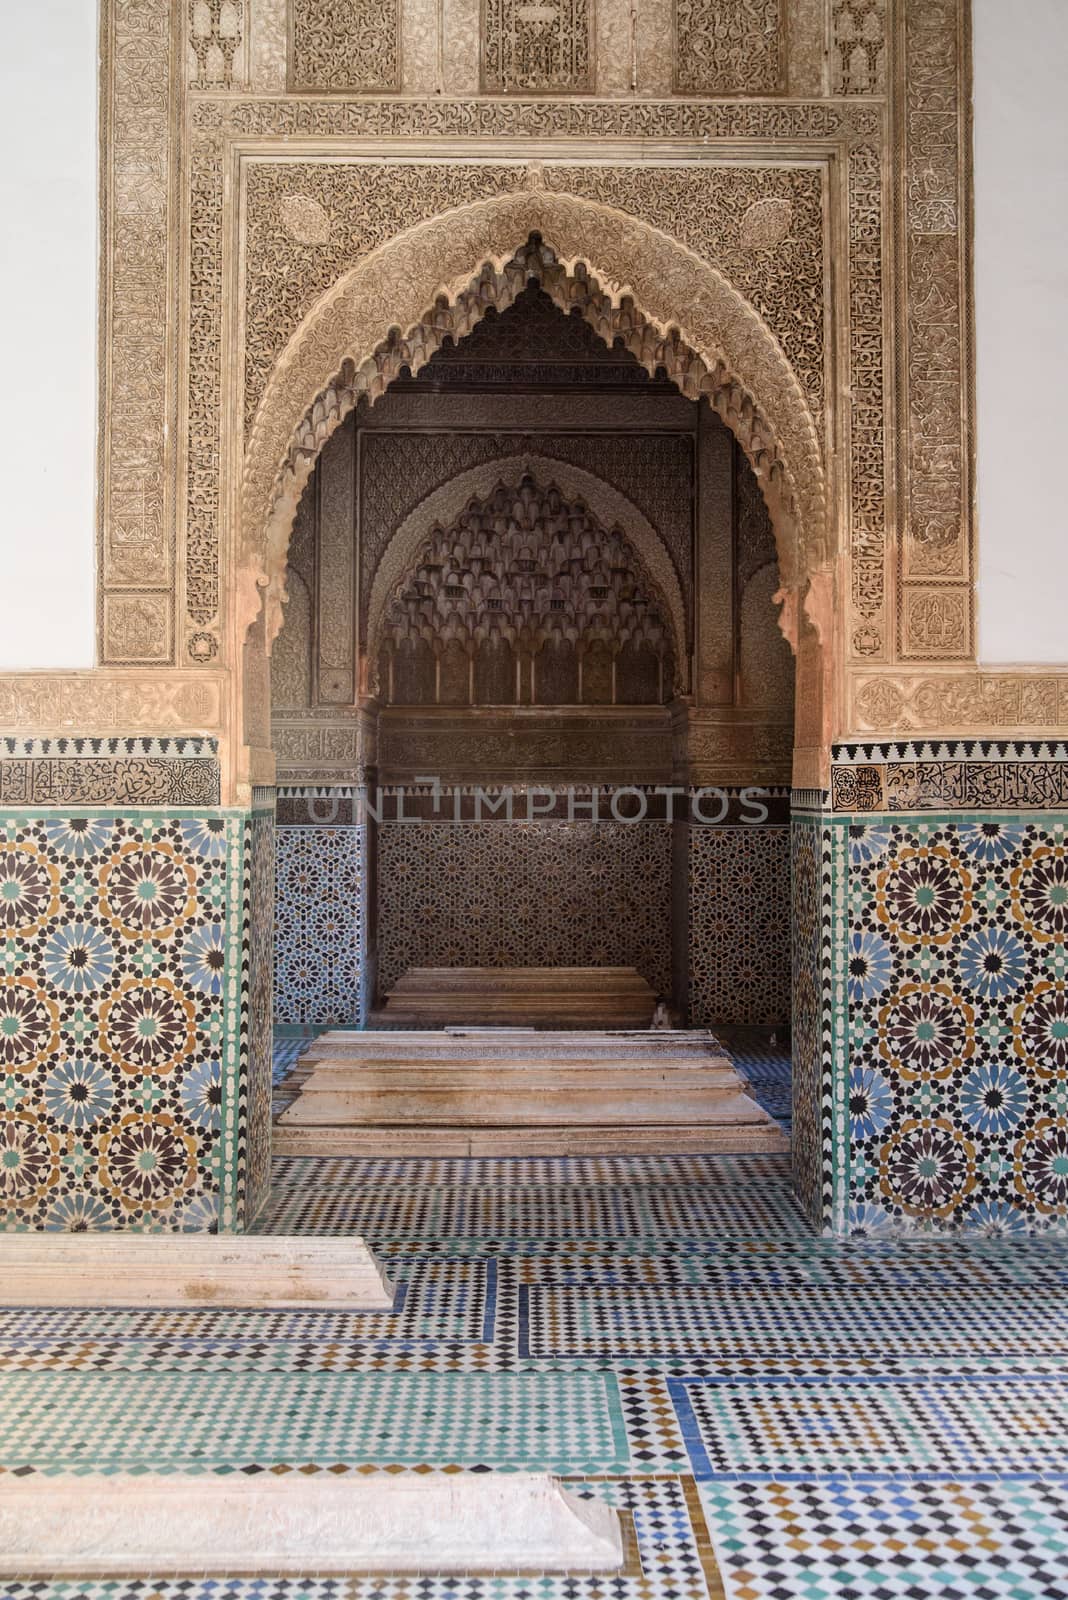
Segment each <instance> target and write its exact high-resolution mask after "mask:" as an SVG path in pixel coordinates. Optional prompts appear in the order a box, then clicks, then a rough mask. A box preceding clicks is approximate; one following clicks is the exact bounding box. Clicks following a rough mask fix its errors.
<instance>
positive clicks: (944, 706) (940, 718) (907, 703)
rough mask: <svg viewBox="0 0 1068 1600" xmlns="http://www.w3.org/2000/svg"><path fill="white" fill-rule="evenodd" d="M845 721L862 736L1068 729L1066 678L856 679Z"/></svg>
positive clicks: (962, 674)
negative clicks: (933, 732) (988, 730)
mask: <svg viewBox="0 0 1068 1600" xmlns="http://www.w3.org/2000/svg"><path fill="white" fill-rule="evenodd" d="M850 691H851V697H850V701H851V703H850V706H849V708H848V710H847V721H848V725H849V727H850V728H852V729H854V730H855V731H856V732H857V733H858V734H861V733H881V734H883V735H892V734H895V733H898V732H901V733H912V732H923V731H927V730H938V731H940V732H945V733H958V732H960V733H967V732H980V731H982V730H983V729H984V728H985V729H995V728H996V729H1004V730H1006V731H1008V730H1012V731H1014V732H1016V731H1019V732H1021V733H1038V732H1041V731H1042V730H1048V729H1053V728H1058V727H1064V726H1066V725H1068V674H1065V673H1059V674H1058V673H1054V672H1040V671H1036V672H1033V673H1024V672H1018V673H1010V672H976V671H975V670H974V669H972V670H971V671H961V670H958V671H956V672H953V671H950V672H945V673H934V672H932V673H926V674H922V675H920V674H894V675H892V676H891V675H889V674H887V675H880V676H873V677H858V678H855V679H853V680H851V683H850Z"/></svg>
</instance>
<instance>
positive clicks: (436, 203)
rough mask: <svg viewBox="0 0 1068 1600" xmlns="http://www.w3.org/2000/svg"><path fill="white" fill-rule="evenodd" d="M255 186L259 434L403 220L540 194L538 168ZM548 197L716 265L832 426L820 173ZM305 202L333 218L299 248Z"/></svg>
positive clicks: (710, 173)
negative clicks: (609, 214)
mask: <svg viewBox="0 0 1068 1600" xmlns="http://www.w3.org/2000/svg"><path fill="white" fill-rule="evenodd" d="M245 181H246V188H247V201H246V206H247V224H246V226H247V245H246V269H245V295H246V332H245V362H246V367H245V371H246V397H245V414H246V420H247V421H248V420H250V419H251V417H252V415H253V413H254V412H255V409H256V406H257V405H258V404H259V401H260V399H261V397H262V394H263V386H264V382H265V379H266V375H267V373H268V372H269V371H270V369H271V367H272V365H273V363H274V362H275V361H276V360H277V358H278V354H279V352H280V351H281V350H282V348H283V347H284V345H285V343H286V341H287V339H288V338H289V336H290V335H291V334H292V332H293V330H294V329H295V328H296V326H297V323H298V322H299V321H300V319H301V317H302V316H303V315H304V314H305V313H306V312H307V311H308V309H309V308H310V306H311V305H312V304H313V302H314V301H315V300H316V299H317V298H318V297H319V296H320V295H321V294H322V293H323V292H324V291H325V290H327V289H329V287H330V286H331V284H333V283H334V282H335V281H336V280H337V278H338V277H339V275H340V274H341V272H342V271H343V270H344V269H345V268H346V267H347V266H351V265H352V263H354V262H355V261H357V260H358V259H360V257H362V256H365V255H366V254H367V253H368V252H369V251H371V250H373V249H374V248H375V246H376V245H378V244H380V243H381V242H382V241H383V240H384V239H386V238H388V237H389V236H390V234H391V233H393V232H395V231H396V227H397V223H398V220H399V219H400V218H401V217H403V218H404V219H405V221H406V222H407V223H408V224H409V225H410V223H411V222H416V221H419V220H420V219H422V218H424V217H429V216H433V215H434V214H435V213H437V212H440V211H443V210H446V209H447V208H448V207H450V206H453V205H455V204H456V203H457V200H458V198H459V197H460V196H463V198H464V199H465V200H473V199H476V198H479V197H482V196H491V195H497V194H507V193H510V192H514V191H516V190H522V189H523V188H524V187H527V186H528V185H529V177H528V173H527V170H526V168H524V167H519V166H514V165H513V166H508V165H494V164H492V163H491V164H486V165H466V164H465V165H455V166H437V165H434V166H424V165H416V166H413V165H411V164H404V163H388V164H386V163H377V162H375V163H370V162H360V163H355V162H353V163H343V164H336V163H332V164H329V165H324V164H322V163H310V162H298V163H284V164H279V163H277V162H270V163H268V162H256V163H251V164H250V165H249V167H248V169H247V173H246V180H245ZM544 184H545V186H546V188H548V189H549V190H552V191H555V192H559V193H561V194H570V195H576V196H582V197H585V198H588V199H590V200H594V201H596V202H598V203H599V204H601V205H605V206H611V207H613V208H614V209H615V210H617V211H619V212H621V213H623V214H626V215H633V216H637V217H640V218H642V219H644V220H645V221H647V222H649V223H651V224H652V225H654V226H656V227H658V228H661V229H664V230H666V231H667V232H669V233H670V234H671V235H672V236H673V237H674V238H676V239H678V240H680V241H681V242H682V243H683V244H685V245H687V246H688V247H689V248H690V249H691V250H693V251H694V252H695V253H696V254H697V255H699V256H700V257H701V258H702V259H703V260H705V261H709V262H714V263H715V264H716V266H717V267H718V268H719V269H720V270H721V271H722V272H723V273H724V274H725V275H726V277H727V278H728V279H729V280H730V282H731V283H732V284H734V285H735V286H736V287H737V288H738V290H739V291H740V292H741V293H742V294H744V295H745V296H746V297H747V298H748V299H749V300H750V302H751V303H752V304H753V305H754V306H755V308H756V309H757V311H758V312H759V313H760V315H761V316H762V317H763V318H764V319H765V321H766V322H767V324H768V326H769V327H770V328H771V329H772V331H773V332H774V333H775V335H776V337H777V338H778V339H779V342H780V343H781V345H782V347H783V349H784V351H785V353H786V355H787V358H788V359H789V360H790V362H791V365H792V366H793V368H794V371H795V373H796V374H797V376H798V378H799V380H800V382H801V384H802V386H803V388H804V390H805V393H806V395H807V396H808V398H809V401H810V404H811V406H812V409H813V412H814V413H815V414H816V415H817V416H818V415H819V412H820V408H821V405H822V396H823V389H824V381H825V379H824V355H823V292H824V291H823V279H824V263H823V192H822V182H821V174H820V172H819V170H818V169H816V170H813V169H811V168H797V167H785V168H784V167H773V166H767V167H751V166H748V165H747V166H732V165H722V166H715V167H710V166H708V165H707V164H703V165H701V166H690V165H687V166H682V167H678V166H671V167H656V168H651V169H647V168H645V167H634V166H609V167H605V166H601V165H594V164H589V165H584V166H571V165H566V166H565V165H560V166H557V165H552V166H546V168H545V170H544ZM295 200H300V201H301V202H303V204H304V205H305V206H307V205H308V202H309V201H310V202H314V203H315V204H316V205H317V206H318V207H320V208H321V214H322V217H323V225H322V226H321V228H320V229H318V230H316V231H315V232H314V234H312V235H311V236H307V237H304V238H302V237H299V236H295V235H294V232H293V230H292V227H291V226H289V225H288V222H287V207H291V205H292V203H293V201H295ZM769 208H774V210H773V212H772V211H769ZM522 242H523V241H522V239H521V238H519V239H516V240H515V241H514V243H515V246H516V247H518V246H519V245H521V244H522ZM547 242H548V243H549V244H554V243H555V241H553V240H552V239H551V238H549V239H548V240H547ZM283 262H284V263H285V271H282V270H281V267H282V263H283ZM477 265H478V263H475V262H472V270H474V268H475V267H476V266H477ZM386 331H387V330H386V328H383V330H382V332H383V334H384V333H385V332H386Z"/></svg>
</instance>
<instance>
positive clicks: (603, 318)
mask: <svg viewBox="0 0 1068 1600" xmlns="http://www.w3.org/2000/svg"><path fill="white" fill-rule="evenodd" d="M533 178H534V180H535V181H533V183H532V187H531V189H530V190H529V191H527V192H526V193H523V194H517V195H503V196H499V197H497V198H496V199H494V200H489V201H483V202H480V203H478V204H476V205H472V206H467V207H463V208H460V209H459V210H457V211H456V212H454V213H451V214H447V215H445V216H443V217H440V218H435V219H434V220H433V221H432V222H429V223H426V224H423V225H422V226H421V227H420V228H419V229H417V230H413V236H412V237H408V236H406V235H400V236H397V237H396V238H395V239H393V240H392V241H390V244H389V245H388V246H385V247H383V248H382V249H380V250H379V251H377V252H375V254H374V256H373V257H372V258H370V259H369V261H368V262H367V263H366V264H365V265H363V264H361V265H358V266H357V267H356V268H354V269H353V270H352V271H351V272H350V273H348V274H347V275H346V276H345V277H344V278H343V279H342V280H341V282H340V283H339V284H338V285H337V286H336V287H335V289H334V291H332V293H331V294H330V295H329V296H327V297H326V298H325V299H324V300H323V301H322V302H320V305H319V306H318V307H317V308H316V310H315V312H314V313H313V315H311V316H310V317H308V318H306V319H305V321H304V323H303V324H302V327H301V332H300V337H299V340H297V341H294V343H293V344H292V345H291V347H290V350H289V352H288V353H287V358H286V361H285V363H284V364H283V365H282V366H281V367H280V368H279V369H277V370H276V371H275V373H274V374H273V375H272V379H271V384H270V387H269V389H268V391H267V392H266V393H265V396H264V400H263V402H262V404H261V406H260V407H259V409H258V411H257V415H256V422H255V426H254V428H253V431H252V436H251V439H250V443H249V449H248V452H247V456H246V469H245V487H244V503H243V509H242V519H243V525H244V527H245V528H246V529H247V530H249V533H248V536H247V537H248V541H249V542H246V544H245V545H244V547H243V553H242V559H243V563H244V567H243V574H242V579H241V582H242V596H243V599H242V604H245V603H246V601H245V598H244V597H246V596H247V599H248V602H249V603H250V604H249V611H248V615H249V616H252V615H253V614H254V607H253V605H252V604H251V602H252V601H253V596H254V594H255V592H256V590H257V589H258V588H259V587H260V586H261V585H263V584H266V586H267V590H268V593H267V608H268V612H269V618H270V620H269V627H268V637H269V638H273V636H274V634H275V632H276V631H277V627H278V623H279V620H280V617H279V613H278V604H279V600H278V584H279V582H280V578H281V569H282V565H283V563H284V554H285V548H286V543H287V541H288V537H289V528H290V523H291V520H292V513H293V507H294V505H295V503H296V499H297V497H298V496H299V494H300V492H301V491H302V489H303V485H304V483H305V482H306V481H307V478H308V476H309V475H310V472H311V470H312V466H313V464H314V461H315V458H316V456H317V454H318V452H319V450H320V449H321V447H322V444H323V443H324V442H325V440H326V439H327V438H328V437H329V436H330V434H331V433H332V432H333V431H334V429H335V428H336V427H337V426H338V425H339V423H340V422H341V421H342V420H343V419H344V417H345V416H346V415H347V414H348V412H349V411H351V410H352V409H353V408H354V407H355V405H356V404H357V402H358V400H359V399H360V397H361V396H362V395H367V396H368V397H369V398H370V399H372V400H373V399H374V398H375V397H376V396H377V395H378V394H380V393H381V392H382V390H383V389H384V388H385V386H386V384H387V383H388V381H389V377H390V375H391V374H393V373H399V372H400V371H401V370H402V369H403V368H408V369H410V370H412V371H416V370H418V368H420V367H421V366H422V365H424V364H425V362H426V361H427V360H428V359H429V357H430V355H432V354H433V351H434V350H435V349H436V348H437V346H438V344H439V343H440V342H441V340H442V339H443V338H444V337H445V336H446V335H448V336H450V337H455V336H462V334H463V333H464V332H466V330H467V328H469V327H470V326H471V324H472V322H473V321H475V320H477V318H478V317H479V316H481V315H482V311H483V307H484V305H485V303H486V301H487V299H488V300H489V303H491V304H493V305H494V306H495V307H496V308H497V309H500V308H501V306H502V305H510V304H511V303H512V301H513V300H514V299H515V298H516V296H517V294H518V293H519V292H520V291H521V290H522V288H523V287H524V285H525V282H526V278H527V275H528V273H529V271H530V262H531V254H530V252H531V250H532V249H533V248H534V247H533V245H530V244H528V245H527V246H525V247H524V251H523V254H524V256H525V258H526V259H525V261H524V262H519V261H517V260H516V258H515V257H514V256H511V255H509V254H508V251H509V249H510V243H509V241H510V239H511V238H514V237H515V234H516V233H517V232H518V231H519V230H520V228H522V227H526V228H531V226H532V225H533V232H532V234H531V238H532V239H533V237H534V233H535V232H536V233H538V234H541V235H542V237H555V238H558V239H560V240H562V241H563V249H562V251H561V255H562V257H563V259H564V260H565V261H566V260H572V261H576V265H575V267H574V271H573V273H569V272H567V271H566V270H565V268H564V266H563V265H562V263H559V262H557V261H556V257H555V255H554V253H553V252H552V251H551V250H549V248H548V247H547V246H544V247H543V246H539V247H538V249H537V251H536V252H535V256H536V257H537V259H538V275H539V281H540V283H541V286H542V288H543V289H544V290H545V291H546V292H547V293H549V294H550V296H551V297H552V298H553V299H554V300H556V301H557V303H558V304H560V305H561V306H562V307H563V308H565V309H571V308H572V307H577V308H578V309H579V310H580V311H581V313H582V314H583V315H584V316H585V317H586V318H587V319H588V320H589V321H591V323H592V325H593V326H594V328H595V329H596V330H597V331H599V332H601V333H602V335H603V336H604V337H605V338H607V339H612V340H615V339H621V340H622V341H623V342H624V344H625V345H626V347H627V348H628V349H630V350H632V351H633V352H634V353H635V354H637V355H638V356H639V359H640V360H641V361H642V362H643V364H644V365H645V367H646V368H647V370H648V371H649V372H650V373H654V372H656V371H657V370H658V369H660V368H663V369H664V371H665V372H666V373H667V375H668V376H669V378H671V379H672V380H673V381H674V382H675V383H676V384H677V385H678V386H679V388H680V389H681V391H682V392H683V394H684V395H687V396H689V397H691V398H695V399H696V398H697V397H698V396H700V395H702V394H706V395H707V396H708V398H709V399H710V401H711V403H712V404H713V405H714V407H715V409H716V411H717V413H718V414H719V416H720V417H721V418H722V420H723V421H725V422H726V423H727V425H728V427H730V428H731V430H732V431H733V432H734V433H735V436H736V437H737V438H738V439H739V441H740V443H741V444H742V447H743V449H744V450H745V452H746V455H747V457H748V459H749V462H750V464H751V465H752V467H753V469H754V471H755V472H756V473H757V475H758V477H759V479H760V482H761V486H762V490H763V492H764V494H765V497H766V499H767V501H768V505H769V509H770V511H771V515H772V521H773V525H774V526H775V529H776V538H777V542H778V544H779V556H780V566H781V568H782V573H783V581H784V583H786V584H787V585H790V584H793V583H795V582H796V581H797V575H798V573H799V572H800V571H802V570H808V571H815V570H817V569H819V568H820V567H821V566H823V565H824V564H825V563H826V562H827V560H828V558H829V546H828V544H827V532H828V528H827V518H828V509H829V508H828V504H827V500H826V495H825V488H824V476H823V463H822V449H821V444H820V438H819V434H818V432H817V430H816V427H815V423H814V420H813V418H812V414H811V412H810V410H809V408H808V405H807V403H806V401H805V398H804V395H803V392H802V390H801V388H800V385H799V384H798V382H797V379H796V376H795V375H794V373H793V371H792V369H791V368H790V366H789V364H788V363H787V361H786V359H785V357H784V356H783V353H782V350H781V349H780V347H779V346H778V344H777V343H776V342H775V340H774V339H773V338H772V336H771V335H770V333H769V331H768V330H767V327H766V325H765V324H764V323H763V322H762V321H761V319H760V318H759V317H758V316H757V315H756V313H755V312H754V311H753V309H752V307H751V306H750V305H749V303H748V302H747V301H746V300H745V299H744V298H743V297H742V296H741V295H739V294H738V293H737V291H736V290H734V289H733V288H732V287H731V286H730V285H729V284H728V282H727V281H726V280H725V279H724V278H723V277H722V275H721V274H719V273H718V272H716V271H715V269H713V268H710V267H707V266H705V265H704V264H703V263H701V262H700V261H699V260H698V258H697V257H695V256H694V255H693V254H692V253H691V252H689V251H687V250H685V249H684V247H682V246H680V245H678V244H677V243H676V242H675V241H673V240H670V239H668V238H667V236H666V235H664V234H662V233H660V232H659V231H658V230H654V229H651V228H647V227H646V226H645V225H644V224H642V223H639V222H638V221H637V220H634V219H630V218H626V217H624V216H623V215H622V214H621V213H618V212H615V211H614V210H611V209H609V208H605V207H602V206H598V205H597V204H596V203H594V202H590V201H586V200H583V199H579V198H578V197H575V196H571V195H567V196H565V195H562V194H556V193H550V192H548V191H547V190H545V189H544V188H543V187H541V184H540V173H535V174H534V175H533ZM591 238H592V239H593V240H594V250H593V251H592V252H590V253H591V254H592V255H593V257H594V259H595V260H596V259H597V258H598V256H600V257H601V258H603V259H608V260H610V261H614V262H615V263H616V264H617V270H618V273H619V277H618V278H617V280H616V281H619V282H621V283H622V284H624V285H628V286H631V285H632V286H633V288H634V295H633V297H632V296H631V294H629V293H626V292H623V290H620V291H618V294H619V299H618V304H617V303H616V300H615V298H614V297H613V295H612V294H611V293H610V292H608V291H606V290H605V289H604V288H602V286H601V284H600V282H599V280H598V279H596V278H595V277H594V276H593V275H592V274H591V273H590V272H589V271H588V270H587V269H586V268H585V266H584V264H583V260H582V257H583V256H584V255H585V253H586V252H587V248H588V245H589V242H590V240H591ZM502 245H503V246H504V248H503V249H502ZM480 256H481V257H483V259H484V261H485V265H484V266H483V268H482V269H481V270H480V271H479V272H478V273H477V274H476V276H475V277H474V279H469V278H467V277H466V270H465V269H464V268H463V267H461V263H466V262H467V261H469V260H470V259H471V258H472V257H474V258H475V259H478V257H480ZM500 259H504V260H505V266H504V267H503V268H502V269H500V270H498V269H496V268H495V267H494V266H493V262H494V260H500ZM402 262H403V266H402ZM457 268H460V272H459V274H458V273H457ZM401 282H404V283H405V284H406V287H407V293H408V296H409V299H408V304H407V306H406V307H405V312H404V314H403V315H401V316H400V317H399V318H398V322H399V327H400V328H402V329H403V328H405V327H407V329H408V333H407V334H406V335H404V334H401V333H399V332H397V333H394V334H392V335H391V336H390V337H389V339H387V340H386V341H385V342H384V343H383V344H381V345H380V346H379V347H378V348H377V349H375V350H374V351H373V353H372V355H370V356H368V357H367V358H366V359H365V360H363V361H361V362H359V364H357V363H356V362H355V361H353V360H352V359H350V358H349V357H347V356H346V355H345V354H344V352H345V351H346V350H347V349H351V348H352V347H353V344H354V343H355V345H356V348H357V349H359V348H360V347H361V346H362V345H364V341H365V339H366V337H367V331H360V330H361V328H362V329H364V330H368V329H369V326H374V325H375V323H378V325H381V320H380V319H384V316H385V308H386V306H389V308H390V311H391V312H392V314H393V316H394V317H397V294H398V286H399V284H400V283H401ZM435 283H437V284H439V285H441V284H448V285H451V286H452V295H451V297H450V295H448V294H445V295H442V294H440V293H439V294H438V295H437V296H436V298H435V296H434V291H433V289H432V287H431V286H432V285H433V284H435ZM431 300H434V304H433V305H432V306H431V308H430V309H429V310H426V311H425V312H423V313H422V314H416V315H415V316H414V317H413V316H412V315H411V312H410V311H409V309H408V308H409V307H410V308H412V309H414V307H415V306H416V305H418V304H419V303H420V301H422V302H423V304H424V305H426V303H427V302H428V301H431ZM646 302H647V303H648V304H649V305H650V306H651V307H652V308H653V309H652V311H651V314H650V313H647V312H646V311H645V310H644V309H643V303H646ZM684 302H685V303H686V304H687V305H688V306H689V311H688V317H689V318H690V319H691V320H692V319H696V322H695V327H696V329H697V332H696V335H695V336H693V337H692V338H691V337H689V336H687V335H685V334H684V333H682V332H680V330H679V329H678V328H677V327H676V326H674V325H673V324H672V323H671V320H670V312H668V314H667V315H664V312H667V311H668V307H671V308H672V309H674V307H675V306H677V305H679V304H681V303H684ZM361 319H363V320H362V323H361ZM364 347H365V346H364ZM331 348H332V349H333V350H334V352H335V353H334V356H333V358H332V361H331V360H330V358H329V357H326V356H325V355H324V352H325V351H327V350H328V349H331ZM702 349H704V351H705V354H704V355H702V354H701V353H700V351H701V350H702ZM328 363H329V364H335V377H334V378H333V379H332V380H331V382H330V383H328V384H327V386H326V388H325V389H323V388H322V387H321V376H320V375H321V373H322V371H323V369H324V366H326V365H327V364H328ZM754 393H760V394H762V395H766V396H767V397H768V404H769V406H770V414H769V415H768V416H765V415H764V414H763V412H762V409H761V407H760V406H758V404H757V403H756V401H755V400H754ZM302 395H304V396H307V397H308V399H307V401H306V402H304V413H303V416H302V417H301V416H300V413H299V411H298V409H297V408H298V406H299V405H300V403H301V402H300V400H299V399H298V397H299V396H302ZM287 439H288V448H286V447H285V441H286V440H287ZM280 457H281V459H282V461H283V466H282V470H281V472H279V470H278V466H277V465H276V464H277V463H278V462H279V459H280ZM260 529H264V530H265V533H264V535H263V537H262V539H261V537H260V535H259V532H258V530H260ZM253 586H255V588H254V587H253ZM258 605H259V601H258V598H257V599H256V600H255V609H258Z"/></svg>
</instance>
